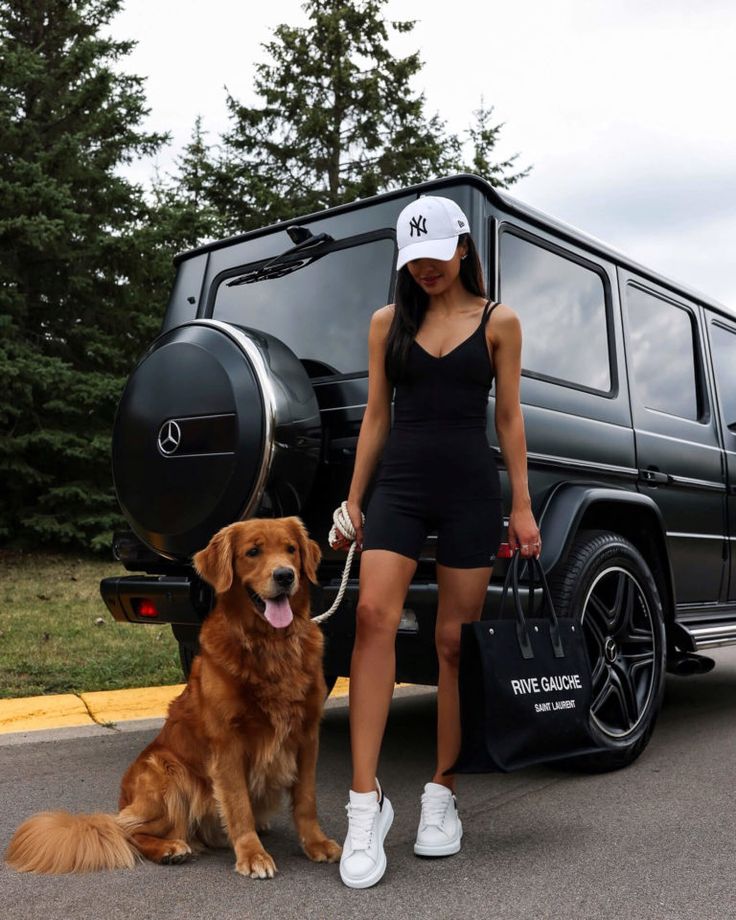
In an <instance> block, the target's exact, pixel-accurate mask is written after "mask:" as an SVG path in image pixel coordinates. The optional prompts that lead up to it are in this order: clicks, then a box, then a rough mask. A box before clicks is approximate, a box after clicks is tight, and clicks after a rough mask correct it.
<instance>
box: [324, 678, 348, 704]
mask: <svg viewBox="0 0 736 920" xmlns="http://www.w3.org/2000/svg"><path fill="white" fill-rule="evenodd" d="M349 688H350V681H349V680H348V679H347V677H338V678H337V681H336V682H335V686H334V687H333V688H332V693H330V697H329V698H330V699H331V700H332V699H335V698H336V697H338V696H347V695H348V692H349Z"/></svg>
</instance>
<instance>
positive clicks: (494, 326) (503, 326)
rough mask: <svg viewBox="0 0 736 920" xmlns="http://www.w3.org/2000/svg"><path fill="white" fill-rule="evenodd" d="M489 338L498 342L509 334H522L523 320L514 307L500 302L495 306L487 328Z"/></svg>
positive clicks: (513, 335)
mask: <svg viewBox="0 0 736 920" xmlns="http://www.w3.org/2000/svg"><path fill="white" fill-rule="evenodd" d="M486 332H487V335H488V338H489V340H490V341H491V342H492V343H493V344H498V342H499V341H500V340H501V339H505V338H508V337H509V336H512V337H516V336H517V335H520V334H521V320H520V319H519V314H518V313H517V312H516V310H514V309H513V307H510V306H509V305H508V304H506V303H501V302H500V301H499V303H498V304H497V305H496V306H495V307H494V308H493V312H492V313H491V315H490V318H489V320H488V326H487V329H486Z"/></svg>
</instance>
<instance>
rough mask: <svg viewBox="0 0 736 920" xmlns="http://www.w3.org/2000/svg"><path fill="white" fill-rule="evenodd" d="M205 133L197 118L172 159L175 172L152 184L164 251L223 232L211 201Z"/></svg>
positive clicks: (210, 156) (212, 167) (211, 159)
mask: <svg viewBox="0 0 736 920" xmlns="http://www.w3.org/2000/svg"><path fill="white" fill-rule="evenodd" d="M206 134H207V132H206V131H205V130H204V129H203V128H202V116H201V115H198V116H197V118H196V119H195V122H194V128H193V130H192V136H191V139H190V141H189V143H188V144H187V145H186V147H185V148H184V151H183V153H182V154H181V155H180V156H179V157H177V158H176V161H175V166H176V171H175V172H174V173H172V174H168V175H167V176H166V177H165V178H162V177H160V176H158V177H157V178H156V180H155V181H154V183H153V189H152V191H153V196H154V200H155V203H156V209H157V215H158V216H157V221H156V223H157V227H158V230H159V233H158V237H159V239H158V245H159V247H161V248H163V249H164V250H165V251H167V252H172V251H174V252H175V251H180V250H184V249H190V248H193V247H195V246H199V245H201V244H202V243H205V242H207V241H209V240H212V239H218V238H220V237H222V236H225V235H226V232H227V230H226V225H225V223H224V222H223V220H222V217H221V215H220V214H219V213H218V211H217V210H216V209H215V207H214V206H213V205H212V202H211V198H212V184H213V182H214V181H215V156H214V154H213V153H212V147H211V146H210V145H209V144H208V143H207V141H206Z"/></svg>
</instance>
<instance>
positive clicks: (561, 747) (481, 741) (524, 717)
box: [445, 550, 602, 773]
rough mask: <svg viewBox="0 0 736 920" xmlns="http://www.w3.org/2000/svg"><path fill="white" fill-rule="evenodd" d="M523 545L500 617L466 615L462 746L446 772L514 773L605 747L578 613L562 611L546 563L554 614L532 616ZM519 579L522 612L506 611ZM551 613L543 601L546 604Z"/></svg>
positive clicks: (532, 560)
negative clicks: (525, 593) (523, 577)
mask: <svg viewBox="0 0 736 920" xmlns="http://www.w3.org/2000/svg"><path fill="white" fill-rule="evenodd" d="M519 560H520V554H519V552H518V550H517V551H516V553H515V554H514V556H513V557H512V559H511V562H510V564H509V568H508V571H507V573H506V579H505V581H504V586H503V592H502V595H501V605H500V610H499V615H498V618H497V619H493V620H480V621H478V622H475V623H464V624H463V626H462V628H461V643H460V669H459V694H460V725H461V739H462V740H461V747H460V754H459V756H458V759H457V761H456V762H455V764H454V765H453V766H452V767H451V768H450V769H449V770H446V771H445V773H491V772H502V773H506V772H509V771H511V770H519V769H522V768H523V767H528V766H531V765H532V764H537V763H545V762H547V761H553V760H558V759H560V758H564V757H571V756H575V755H576V754H590V753H594V752H596V751H600V750H602V748H601V746H600V744H598V743H597V742H596V741H595V740H594V737H593V736H592V734H591V731H590V702H591V676H590V664H589V662H588V655H587V652H586V648H585V639H584V636H583V633H582V629H581V627H580V625H579V624H576V623H575V621H574V620H573V619H572V618H571V617H564V618H558V617H557V615H556V613H555V610H554V605H553V603H552V596H551V594H550V591H549V587H548V585H547V579H546V577H545V574H544V570H543V569H542V564H541V563H540V562H539V560H538V559H537V558H536V557H529V558H528V559H527V560H526V562H527V568H528V569H530V570H534V569H536V571H537V573H538V574H539V581H540V583H541V588H542V595H543V600H542V605H541V607H542V608H544V607H546V608H547V616H544V615H541V616H532V615H530V609H532V605H533V601H534V595H535V586H534V578H533V574H532V572H531V571H530V576H531V577H530V581H529V598H528V605H527V616H524V612H523V610H522V605H521V598H520V596H519V565H520V561H519ZM509 585H511V588H512V594H513V602H514V603H513V606H514V614H513V616H511V617H508V618H503V616H502V614H503V606H504V601H505V599H506V594H507V591H508V588H509ZM540 613H542V614H543V609H540Z"/></svg>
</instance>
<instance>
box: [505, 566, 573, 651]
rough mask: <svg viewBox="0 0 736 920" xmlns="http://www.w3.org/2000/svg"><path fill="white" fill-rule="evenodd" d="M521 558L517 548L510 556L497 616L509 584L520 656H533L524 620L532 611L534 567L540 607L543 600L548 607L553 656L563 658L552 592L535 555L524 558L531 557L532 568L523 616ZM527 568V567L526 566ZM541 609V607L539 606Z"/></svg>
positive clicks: (534, 588) (527, 626)
mask: <svg viewBox="0 0 736 920" xmlns="http://www.w3.org/2000/svg"><path fill="white" fill-rule="evenodd" d="M520 559H521V553H520V552H519V550H518V548H517V550H516V551H515V552H514V554H513V556H512V557H511V562H510V563H509V567H508V569H507V570H506V578H505V579H504V583H503V590H502V592H501V603H500V606H499V612H498V617H499V619H500V618H501V617H502V614H503V605H504V601H505V600H506V594H507V592H508V589H509V586H511V593H512V594H513V597H514V608H515V617H516V635H517V638H518V640H519V649H520V651H521V655H522V658H527V659H528V658H533V657H534V650H533V649H532V644H531V640H530V638H529V625H528V623H527V622H526V620H527V618H530V617H531V615H532V613H533V608H534V591H535V590H536V587H535V584H534V568H536V570H537V571H538V573H539V576H540V584H539V587H541V588H542V608H543V607H544V604H545V601H546V603H547V606H548V607H549V614H550V616H549V619H550V621H551V622H550V630H549V631H550V639H551V641H552V649H553V651H554V655H555V658H564V657H565V652H564V649H563V648H562V641H561V638H560V624H559V621H558V619H557V614H556V613H555V608H554V604H553V603H552V594H551V592H550V590H549V585H548V584H547V578H546V576H545V574H544V569H543V568H542V563H541V562H540V561H539V559H538V558H537V557H536V556H531V557H528V558H527V559H526V560H525V563H528V562H529V560H530V559H531V563H532V570H531V571H530V572H529V574H530V579H529V588H528V596H527V613H526V617H525V616H524V611H523V610H522V607H521V598H520V596H519V565H520V562H519V560H520ZM527 568H528V567H527ZM540 609H541V608H540Z"/></svg>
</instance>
